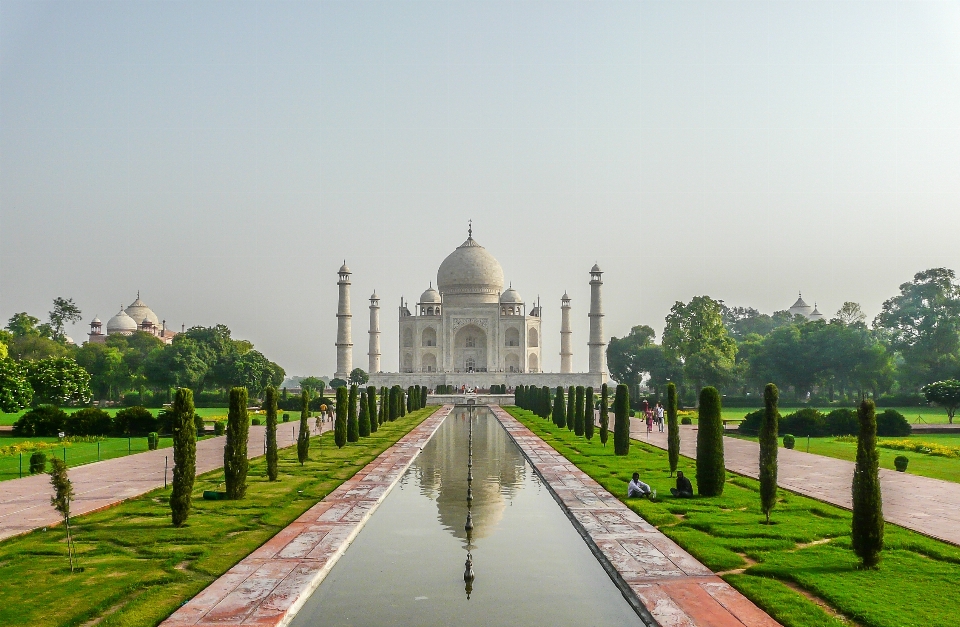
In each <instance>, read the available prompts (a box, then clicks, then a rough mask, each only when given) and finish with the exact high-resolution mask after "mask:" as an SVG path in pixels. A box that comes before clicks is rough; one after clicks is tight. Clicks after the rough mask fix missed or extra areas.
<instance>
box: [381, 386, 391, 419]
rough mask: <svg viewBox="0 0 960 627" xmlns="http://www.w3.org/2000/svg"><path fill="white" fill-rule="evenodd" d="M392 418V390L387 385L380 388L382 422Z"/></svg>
mask: <svg viewBox="0 0 960 627" xmlns="http://www.w3.org/2000/svg"><path fill="white" fill-rule="evenodd" d="M389 419H390V392H389V390H387V386H385V385H384V386H381V388H380V424H383V423H385V422H386V421H387V420H389Z"/></svg>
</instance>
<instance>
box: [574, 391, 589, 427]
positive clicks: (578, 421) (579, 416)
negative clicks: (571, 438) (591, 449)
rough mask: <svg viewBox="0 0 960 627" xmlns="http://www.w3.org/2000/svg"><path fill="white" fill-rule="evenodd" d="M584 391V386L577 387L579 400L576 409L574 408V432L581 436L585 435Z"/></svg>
mask: <svg viewBox="0 0 960 627" xmlns="http://www.w3.org/2000/svg"><path fill="white" fill-rule="evenodd" d="M583 394H584V389H583V386H582V385H578V386H577V398H576V407H575V408H574V417H573V432H574V433H575V434H576V435H578V436H581V435H583V429H584V427H583V420H584V410H585V408H584V401H585V400H586V399H585V398H584V396H583Z"/></svg>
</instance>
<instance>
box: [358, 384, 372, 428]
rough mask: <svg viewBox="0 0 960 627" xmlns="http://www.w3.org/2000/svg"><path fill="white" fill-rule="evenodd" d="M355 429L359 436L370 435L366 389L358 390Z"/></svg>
mask: <svg viewBox="0 0 960 627" xmlns="http://www.w3.org/2000/svg"><path fill="white" fill-rule="evenodd" d="M357 423H358V424H357V430H358V434H359V436H360V437H361V438H366V437H368V436H369V435H370V404H369V403H368V402H367V390H366V389H363V390H360V415H359V416H358V417H357Z"/></svg>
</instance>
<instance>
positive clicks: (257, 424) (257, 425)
mask: <svg viewBox="0 0 960 627" xmlns="http://www.w3.org/2000/svg"><path fill="white" fill-rule="evenodd" d="M250 424H252V425H253V426H254V427H259V426H260V419H259V418H254V419H253V420H251V421H250Z"/></svg>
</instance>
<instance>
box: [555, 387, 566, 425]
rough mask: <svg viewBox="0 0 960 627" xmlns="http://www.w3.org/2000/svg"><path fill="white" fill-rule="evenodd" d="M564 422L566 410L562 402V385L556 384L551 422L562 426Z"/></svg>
mask: <svg viewBox="0 0 960 627" xmlns="http://www.w3.org/2000/svg"><path fill="white" fill-rule="evenodd" d="M565 422H566V411H565V409H564V402H563V386H562V385H558V386H557V392H556V394H555V395H554V397H553V424H555V425H557V426H558V427H562V426H563V425H564V423H565Z"/></svg>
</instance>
